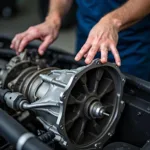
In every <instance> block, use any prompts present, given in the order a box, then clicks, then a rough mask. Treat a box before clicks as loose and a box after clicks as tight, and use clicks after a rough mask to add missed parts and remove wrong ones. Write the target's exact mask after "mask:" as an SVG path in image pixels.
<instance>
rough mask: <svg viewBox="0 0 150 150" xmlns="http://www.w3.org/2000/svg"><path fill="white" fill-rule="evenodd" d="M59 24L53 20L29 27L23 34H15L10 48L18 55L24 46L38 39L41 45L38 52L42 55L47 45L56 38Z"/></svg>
mask: <svg viewBox="0 0 150 150" xmlns="http://www.w3.org/2000/svg"><path fill="white" fill-rule="evenodd" d="M59 28H60V24H59V23H58V24H57V23H56V22H55V21H53V20H47V21H45V22H44V23H41V24H39V25H36V26H33V27H30V28H29V29H28V30H26V31H25V32H23V33H19V34H17V35H16V36H15V37H14V39H13V40H12V43H11V46H10V47H11V48H12V49H14V50H16V53H20V52H22V51H23V50H24V48H25V46H26V45H27V44H28V43H29V42H31V41H33V40H35V39H40V40H41V41H43V42H42V44H41V45H40V47H39V49H38V52H39V54H40V55H43V54H44V52H45V50H46V49H47V48H48V46H49V44H51V43H52V42H54V40H55V39H56V38H57V36H58V32H59Z"/></svg>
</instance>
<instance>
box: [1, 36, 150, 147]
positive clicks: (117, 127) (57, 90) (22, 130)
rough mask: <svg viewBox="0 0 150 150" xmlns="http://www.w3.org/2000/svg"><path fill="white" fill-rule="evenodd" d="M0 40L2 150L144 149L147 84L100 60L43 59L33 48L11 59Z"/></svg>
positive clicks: (149, 107) (56, 54)
mask: <svg viewBox="0 0 150 150" xmlns="http://www.w3.org/2000/svg"><path fill="white" fill-rule="evenodd" d="M0 40H1V41H2V42H1V43H3V44H1V45H2V46H1V48H0V54H1V55H0V120H1V123H0V149H1V150H15V149H17V150H26V149H28V150H30V149H32V150H34V149H37V150H38V149H39V150H40V149H45V150H46V149H54V150H55V149H68V150H80V149H83V150H84V149H85V150H90V149H102V150H103V149H104V150H109V146H110V145H112V144H114V143H121V144H120V148H123V149H122V150H126V149H129V148H130V149H131V150H132V149H133V150H140V149H142V150H146V148H147V149H148V147H149V146H150V145H149V139H150V129H149V126H150V122H149V121H148V120H149V118H150V83H149V82H147V81H144V80H142V79H139V78H136V77H134V76H131V75H126V74H123V73H122V72H121V71H120V70H119V68H118V67H117V66H116V65H115V64H112V63H106V64H101V63H100V61H99V59H95V60H94V61H93V62H92V63H91V64H90V65H85V64H84V63H83V62H82V61H81V62H78V63H77V62H75V61H74V56H73V55H71V54H68V53H65V52H61V51H57V50H51V49H50V50H47V52H46V54H45V55H44V56H42V57H41V56H39V55H38V53H37V51H36V49H37V46H35V45H29V47H27V49H26V50H24V52H22V53H21V54H19V55H15V53H14V52H13V51H12V50H10V49H9V48H8V47H7V46H9V42H10V39H6V38H4V37H3V38H0ZM6 118H9V119H6ZM110 149H112V148H110ZM114 150H117V148H116V149H114ZM120 150H121V149H120Z"/></svg>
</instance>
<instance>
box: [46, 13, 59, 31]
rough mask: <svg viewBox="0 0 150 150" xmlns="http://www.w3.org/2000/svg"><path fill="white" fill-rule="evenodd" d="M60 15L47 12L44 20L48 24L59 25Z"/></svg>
mask: <svg viewBox="0 0 150 150" xmlns="http://www.w3.org/2000/svg"><path fill="white" fill-rule="evenodd" d="M61 21H62V17H61V15H59V13H49V14H48V15H47V17H46V18H45V22H46V23H48V24H54V25H55V26H57V27H59V28H60V26H61Z"/></svg>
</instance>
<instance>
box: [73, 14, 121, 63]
mask: <svg viewBox="0 0 150 150" xmlns="http://www.w3.org/2000/svg"><path fill="white" fill-rule="evenodd" d="M118 32H119V30H118V27H117V25H115V24H113V23H112V22H111V21H110V19H109V18H107V17H104V18H102V19H101V20H100V21H99V22H98V23H97V24H96V25H95V26H94V27H93V28H92V30H91V31H90V33H89V36H88V39H87V41H86V42H85V44H84V45H83V47H82V48H81V50H80V51H79V52H78V54H77V55H76V57H75V60H76V61H79V60H80V59H81V58H82V57H85V63H86V64H90V63H91V62H92V60H93V59H94V57H95V55H96V53H97V52H101V59H100V61H101V62H102V63H106V62H107V58H108V51H109V50H110V51H111V52H112V54H113V56H114V58H115V62H116V64H117V65H118V66H120V65H121V60H120V56H119V53H118V50H117V48H116V46H117V43H118Z"/></svg>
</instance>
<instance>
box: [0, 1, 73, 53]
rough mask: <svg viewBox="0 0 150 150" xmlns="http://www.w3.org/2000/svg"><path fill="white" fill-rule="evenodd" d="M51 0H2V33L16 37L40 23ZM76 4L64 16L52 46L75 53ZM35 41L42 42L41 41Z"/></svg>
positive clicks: (0, 22) (0, 32) (0, 3)
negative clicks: (58, 33)
mask: <svg viewBox="0 0 150 150" xmlns="http://www.w3.org/2000/svg"><path fill="white" fill-rule="evenodd" d="M48 1H49V0H2V1H0V35H6V36H10V37H12V38H13V37H14V36H15V34H17V33H19V32H23V31H24V30H26V29H27V28H28V27H29V26H33V25H36V24H39V23H40V22H42V21H43V20H44V17H45V15H46V14H47V9H48ZM75 13H76V5H75V3H74V4H73V6H72V8H71V10H70V12H69V13H68V14H67V15H66V16H65V17H64V20H63V26H62V29H61V32H60V35H59V37H58V39H57V40H56V41H55V43H54V44H52V45H51V46H52V47H56V48H60V49H63V50H65V51H67V52H70V53H74V49H75V42H76V33H75V31H76V27H75V23H76V19H75ZM33 43H36V44H40V42H39V41H34V42H33Z"/></svg>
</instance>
